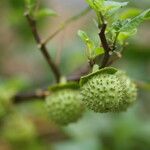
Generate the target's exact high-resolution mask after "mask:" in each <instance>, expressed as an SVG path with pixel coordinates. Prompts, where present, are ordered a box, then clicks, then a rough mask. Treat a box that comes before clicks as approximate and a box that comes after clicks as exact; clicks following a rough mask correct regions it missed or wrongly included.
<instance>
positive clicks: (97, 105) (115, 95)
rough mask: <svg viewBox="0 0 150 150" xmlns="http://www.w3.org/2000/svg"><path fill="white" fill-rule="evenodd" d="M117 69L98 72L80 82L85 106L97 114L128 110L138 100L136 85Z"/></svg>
mask: <svg viewBox="0 0 150 150" xmlns="http://www.w3.org/2000/svg"><path fill="white" fill-rule="evenodd" d="M120 72H121V71H118V70H117V69H115V68H111V67H107V68H104V69H101V70H98V71H96V72H94V73H92V74H90V75H87V76H84V77H82V78H81V80H80V85H81V96H82V101H83V102H84V104H85V105H86V106H87V107H88V108H89V109H91V110H93V111H95V112H119V111H124V110H126V109H127V108H128V107H129V106H130V105H131V104H133V102H134V101H135V100H136V96H137V90H136V87H135V85H134V83H133V82H132V81H131V80H130V78H128V77H127V76H126V75H124V74H123V73H120Z"/></svg>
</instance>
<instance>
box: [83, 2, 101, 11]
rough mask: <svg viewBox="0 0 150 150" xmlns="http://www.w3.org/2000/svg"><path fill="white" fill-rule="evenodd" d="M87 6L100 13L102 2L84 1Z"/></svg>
mask: <svg viewBox="0 0 150 150" xmlns="http://www.w3.org/2000/svg"><path fill="white" fill-rule="evenodd" d="M86 2H87V3H88V4H89V6H90V7H91V8H92V9H94V10H95V11H96V12H98V11H101V9H102V7H103V3H104V0H86Z"/></svg>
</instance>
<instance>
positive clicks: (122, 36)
mask: <svg viewBox="0 0 150 150" xmlns="http://www.w3.org/2000/svg"><path fill="white" fill-rule="evenodd" d="M136 32H137V29H133V30H132V31H130V32H120V33H119V35H118V38H117V40H118V42H119V43H120V44H121V45H123V44H124V42H125V41H126V40H127V39H128V38H130V37H131V36H133V35H134V34H136Z"/></svg>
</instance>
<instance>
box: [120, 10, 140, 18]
mask: <svg viewBox="0 0 150 150" xmlns="http://www.w3.org/2000/svg"><path fill="white" fill-rule="evenodd" d="M140 13H141V10H140V9H137V8H128V9H126V10H125V11H123V12H122V13H121V14H120V17H119V18H120V19H123V20H124V19H127V18H131V17H135V16H137V15H139V14H140Z"/></svg>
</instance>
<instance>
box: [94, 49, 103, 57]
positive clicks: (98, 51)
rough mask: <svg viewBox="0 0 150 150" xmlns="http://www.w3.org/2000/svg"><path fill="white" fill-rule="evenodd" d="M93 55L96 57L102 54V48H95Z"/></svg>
mask: <svg viewBox="0 0 150 150" xmlns="http://www.w3.org/2000/svg"><path fill="white" fill-rule="evenodd" d="M95 54H96V56H98V55H101V54H104V49H103V48H102V47H97V48H95Z"/></svg>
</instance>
